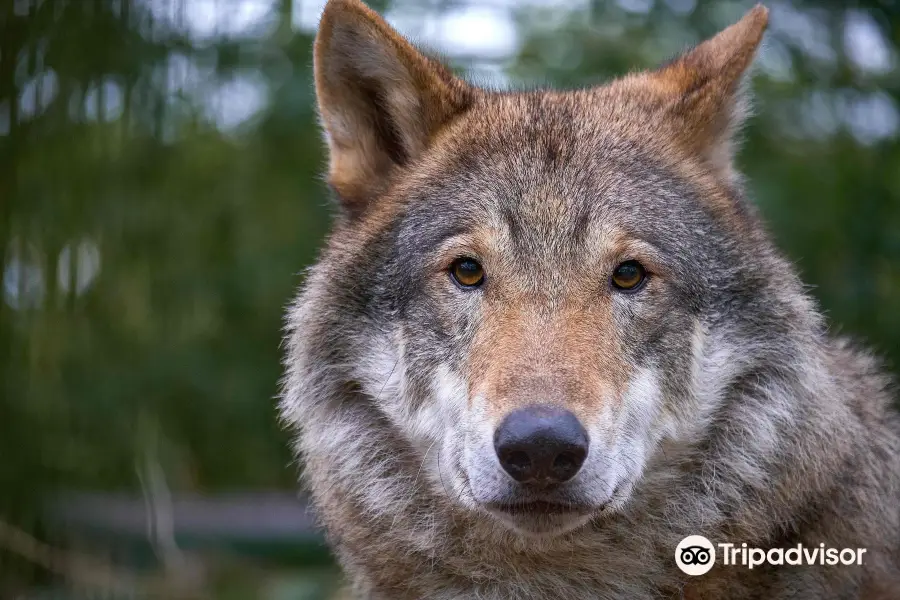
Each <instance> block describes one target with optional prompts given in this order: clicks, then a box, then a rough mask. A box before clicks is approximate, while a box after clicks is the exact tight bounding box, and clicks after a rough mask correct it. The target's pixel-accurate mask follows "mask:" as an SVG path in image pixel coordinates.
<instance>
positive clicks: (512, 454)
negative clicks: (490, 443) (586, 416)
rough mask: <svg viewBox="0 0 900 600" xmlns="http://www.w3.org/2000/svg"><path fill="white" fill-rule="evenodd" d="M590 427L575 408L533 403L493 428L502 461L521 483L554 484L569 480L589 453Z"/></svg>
mask: <svg viewBox="0 0 900 600" xmlns="http://www.w3.org/2000/svg"><path fill="white" fill-rule="evenodd" d="M588 445H589V439H588V434H587V431H585V429H584V427H583V426H582V425H581V422H580V421H579V420H578V417H576V416H575V415H574V414H572V412H570V411H568V410H566V409H564V408H561V407H557V406H548V405H532V406H526V407H524V408H519V409H516V410H514V411H513V412H511V413H510V414H508V415H507V416H506V417H505V418H504V419H503V421H501V423H500V425H499V426H498V427H497V429H496V431H495V432H494V450H495V451H496V452H497V458H498V459H499V460H500V465H501V466H502V467H503V470H504V471H506V472H507V473H508V474H509V475H510V477H512V478H513V479H515V480H516V481H518V482H519V483H527V484H536V485H552V484H558V483H564V482H566V481H569V480H570V479H572V478H573V477H575V475H576V474H577V473H578V471H579V470H580V469H581V465H582V464H584V459H585V458H586V457H587V454H588Z"/></svg>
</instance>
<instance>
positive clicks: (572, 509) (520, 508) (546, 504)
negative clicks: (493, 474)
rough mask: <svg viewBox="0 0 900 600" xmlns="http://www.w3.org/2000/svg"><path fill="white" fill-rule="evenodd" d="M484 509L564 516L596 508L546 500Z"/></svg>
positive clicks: (502, 504) (489, 506) (492, 504)
mask: <svg viewBox="0 0 900 600" xmlns="http://www.w3.org/2000/svg"><path fill="white" fill-rule="evenodd" d="M485 508H487V509H489V510H499V511H502V512H505V513H508V514H513V515H516V514H565V513H570V514H571V513H581V514H584V513H588V512H593V511H595V510H597V507H593V506H588V505H586V504H574V503H569V502H551V501H547V500H533V501H522V502H488V503H487V504H485Z"/></svg>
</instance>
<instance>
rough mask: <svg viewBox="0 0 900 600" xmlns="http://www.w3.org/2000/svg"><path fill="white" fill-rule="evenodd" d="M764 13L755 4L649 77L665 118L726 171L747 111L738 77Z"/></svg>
mask: <svg viewBox="0 0 900 600" xmlns="http://www.w3.org/2000/svg"><path fill="white" fill-rule="evenodd" d="M768 20H769V11H768V10H767V9H766V8H765V7H764V6H762V5H757V6H756V7H755V8H753V9H752V10H750V12H748V13H747V14H746V15H744V17H743V18H742V19H741V20H740V21H738V22H737V23H735V24H734V25H732V26H731V27H728V28H727V29H725V30H723V31H722V32H720V33H719V34H718V35H716V36H715V37H713V38H711V39H709V40H707V41H705V42H703V43H702V44H700V45H699V46H697V47H695V48H693V49H692V50H690V51H688V52H686V53H685V54H683V55H682V56H680V57H679V58H677V59H675V60H674V61H672V62H670V63H668V64H667V65H665V66H663V67H661V68H660V69H657V70H656V71H653V72H651V73H650V74H649V77H650V82H651V85H653V87H654V88H655V90H654V91H655V92H656V93H658V94H661V95H662V96H663V97H664V101H663V104H664V106H666V107H667V110H668V112H669V117H670V118H673V119H674V120H675V122H676V123H677V124H678V126H679V130H680V135H681V136H682V138H683V141H684V142H686V143H687V144H688V145H689V146H690V147H691V148H692V149H693V150H695V151H697V152H700V153H701V154H702V155H704V156H706V157H707V158H708V159H709V160H710V161H711V163H712V164H713V165H714V166H715V167H719V168H722V169H724V170H725V171H726V172H730V171H731V160H732V153H733V152H732V138H733V136H734V133H735V131H736V130H737V129H738V128H739V127H740V126H741V125H742V123H743V121H744V119H745V117H746V115H747V112H748V108H749V101H748V100H749V99H748V98H747V97H746V94H745V93H744V92H743V90H742V89H741V88H742V85H741V84H742V81H743V75H744V73H745V71H746V70H747V68H748V67H749V66H750V64H751V63H752V62H753V58H754V56H755V55H756V50H757V48H758V47H759V44H760V42H761V41H762V37H763V33H764V32H765V30H766V25H767V24H768Z"/></svg>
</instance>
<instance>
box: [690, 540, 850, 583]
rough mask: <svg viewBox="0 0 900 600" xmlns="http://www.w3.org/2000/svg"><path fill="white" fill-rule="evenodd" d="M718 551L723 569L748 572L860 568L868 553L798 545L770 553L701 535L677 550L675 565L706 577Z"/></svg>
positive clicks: (773, 549)
mask: <svg viewBox="0 0 900 600" xmlns="http://www.w3.org/2000/svg"><path fill="white" fill-rule="evenodd" d="M717 548H718V552H719V559H720V563H721V564H722V565H723V566H726V567H735V566H737V567H746V568H747V569H753V568H754V567H759V566H762V565H773V566H782V565H820V566H835V565H839V564H840V565H861V564H863V555H864V554H865V553H866V549H865V548H840V549H839V548H828V547H826V546H825V544H819V545H818V546H813V547H807V546H804V545H803V544H797V545H796V546H792V547H790V548H769V549H767V550H764V549H762V548H752V547H749V546H747V544H741V545H739V546H738V545H737V544H732V543H720V544H716V545H713V543H712V542H710V541H709V540H708V539H706V538H705V537H703V536H702V535H689V536H688V537H686V538H684V539H683V540H681V542H680V543H679V544H678V546H677V547H676V548H675V564H676V565H678V568H679V569H681V570H682V571H683V572H684V573H687V574H688V575H703V574H704V573H708V572H709V570H710V569H712V568H713V565H715V563H716V553H717V550H716V549H717Z"/></svg>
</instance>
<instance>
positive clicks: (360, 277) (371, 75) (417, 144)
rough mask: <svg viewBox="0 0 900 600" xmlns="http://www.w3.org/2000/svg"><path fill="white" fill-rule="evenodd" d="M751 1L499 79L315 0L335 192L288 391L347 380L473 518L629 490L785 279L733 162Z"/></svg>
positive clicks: (680, 427)
mask: <svg viewBox="0 0 900 600" xmlns="http://www.w3.org/2000/svg"><path fill="white" fill-rule="evenodd" d="M766 20H767V13H766V10H765V9H764V8H762V7H757V8H756V9H754V10H753V11H751V12H750V13H748V15H747V16H746V17H744V19H743V20H741V21H740V22H739V23H738V24H736V25H734V26H732V27H730V28H728V29H726V30H725V31H723V32H722V33H720V34H719V35H718V36H716V37H715V38H713V39H711V40H709V41H707V42H705V43H704V44H701V45H700V46H698V47H697V48H695V49H693V50H692V51H690V52H688V53H687V54H685V55H684V56H682V57H680V58H678V59H676V60H674V61H673V62H671V63H669V64H668V65H666V66H664V67H662V68H660V69H658V70H655V71H650V72H645V73H637V74H632V75H630V76H628V77H625V78H623V79H620V80H617V81H614V82H612V83H609V84H606V85H603V86H599V87H596V88H593V89H586V90H578V91H571V92H551V91H532V92H524V93H492V92H488V91H484V90H480V89H477V88H474V87H471V86H469V85H468V84H466V83H464V82H462V81H461V80H459V79H457V78H456V77H454V76H453V75H451V74H450V73H449V72H448V71H447V70H446V69H444V68H443V67H442V66H440V65H439V64H437V63H435V62H433V61H431V60H430V59H427V58H425V57H424V56H422V55H421V54H419V53H418V51H416V50H415V49H414V48H413V47H412V46H410V45H409V44H408V43H407V42H406V41H405V40H403V39H402V38H400V37H399V36H398V35H397V34H396V33H395V32H394V31H393V30H391V29H390V27H389V26H388V25H387V24H386V23H385V22H384V21H383V20H382V19H381V18H380V17H378V16H377V15H376V14H375V13H373V12H371V11H370V10H369V9H367V8H366V7H364V6H363V5H362V4H360V3H358V2H356V1H352V0H332V2H330V3H329V4H328V6H327V8H326V10H325V13H324V15H323V18H322V23H321V28H320V33H319V36H318V38H317V41H316V49H315V72H316V88H317V93H318V98H319V106H320V112H321V117H322V122H323V125H324V129H325V132H326V139H327V142H328V145H329V149H330V167H329V181H330V183H331V185H332V187H333V189H334V191H335V195H336V196H337V198H338V200H339V204H340V206H341V208H342V214H341V217H340V221H339V223H338V224H337V226H336V231H335V234H334V235H333V237H332V239H331V242H330V245H329V250H328V251H326V255H325V256H324V257H323V260H322V261H321V263H320V265H319V266H318V267H317V268H316V269H315V270H314V272H313V275H312V276H311V277H310V283H309V284H308V287H307V290H306V292H305V295H304V296H301V300H300V302H299V303H298V309H297V313H296V314H295V316H294V318H295V319H296V321H298V322H302V323H303V325H304V326H305V327H307V328H308V329H309V332H308V335H309V336H310V337H311V339H317V338H316V337H315V332H316V331H319V332H320V333H321V334H322V336H323V338H324V339H322V340H319V341H318V342H317V343H319V344H321V346H319V347H317V348H315V349H313V350H315V352H313V350H309V349H308V351H307V352H306V353H305V354H304V353H295V354H304V356H303V357H300V358H296V357H295V360H297V361H301V362H302V361H304V360H305V361H307V362H305V363H303V364H300V365H298V364H289V369H290V370H291V374H289V378H290V377H294V378H295V379H296V381H294V382H293V383H291V382H289V385H291V386H292V389H294V390H295V391H296V390H306V391H305V392H300V391H297V392H296V393H297V394H300V393H308V394H312V395H318V396H323V397H325V398H327V397H328V396H329V394H330V393H328V392H325V391H324V390H325V388H326V387H328V386H331V387H332V388H333V387H334V386H339V387H340V389H341V390H343V391H344V392H346V390H347V389H348V386H349V387H352V388H353V389H354V390H355V392H354V393H355V396H354V397H355V398H356V400H355V402H359V403H360V404H364V405H365V406H367V407H368V409H369V410H368V412H366V413H365V414H366V415H367V416H364V417H361V419H362V420H363V421H365V420H366V419H373V420H375V421H379V422H380V421H385V422H386V423H387V424H388V427H389V428H390V430H391V431H392V432H393V433H392V435H396V436H397V437H398V438H399V439H401V440H402V444H403V445H404V446H405V448H404V452H407V453H408V454H409V457H410V458H409V460H411V461H412V462H418V463H419V465H420V466H419V469H418V472H417V474H416V480H417V481H418V480H419V479H420V478H422V479H425V480H427V481H429V482H430V486H431V489H432V491H433V492H434V493H435V494H437V495H439V496H440V497H442V498H444V499H445V500H446V501H448V502H451V503H453V504H455V505H457V506H458V507H460V508H461V509H462V510H464V511H467V512H468V513H469V514H470V515H472V516H474V518H481V519H485V520H488V521H491V522H496V523H499V524H502V525H504V526H506V527H508V528H511V529H512V530H514V531H516V532H518V533H520V534H525V535H530V536H543V537H547V536H555V535H559V534H562V533H565V532H567V531H571V530H573V529H575V528H577V527H579V526H582V525H584V524H585V523H587V522H588V521H590V520H591V519H594V518H598V517H603V516H604V515H609V514H615V513H616V512H617V511H619V510H621V509H622V508H623V507H624V506H626V505H627V503H628V500H629V498H630V496H631V494H632V492H633V490H634V488H635V486H636V485H637V484H638V482H639V481H640V480H641V477H642V475H643V474H644V471H645V469H646V468H647V466H648V464H649V463H650V462H652V460H653V459H654V457H655V456H656V455H657V454H658V453H659V452H661V451H663V450H664V447H665V445H666V444H678V443H682V442H684V441H685V440H690V439H692V438H693V437H695V436H698V435H700V434H701V433H702V431H703V430H704V428H705V427H706V426H707V425H708V421H709V417H710V414H711V413H712V411H713V410H714V409H715V408H716V407H717V405H718V403H719V402H720V401H721V398H722V392H723V390H724V389H725V388H726V387H727V386H728V385H731V384H732V383H733V382H734V379H735V377H736V376H737V373H738V369H737V368H736V365H737V362H738V361H737V359H736V358H735V357H734V356H733V354H734V353H733V352H732V349H733V348H735V347H737V346H738V345H739V346H741V348H742V352H741V356H742V359H741V360H743V361H745V362H746V361H747V360H752V357H753V356H754V353H753V348H764V347H766V345H767V344H768V340H767V339H766V338H765V336H764V335H763V334H761V333H760V332H762V331H765V328H764V327H763V326H762V325H763V324H765V323H766V322H767V320H771V321H772V322H773V323H782V322H783V316H784V314H785V313H787V312H793V310H792V307H791V303H794V304H796V302H797V301H796V300H789V299H784V300H783V301H782V298H786V296H787V294H786V293H783V292H780V291H779V290H780V289H790V290H793V289H795V288H796V287H797V285H798V284H797V282H796V278H795V277H794V275H793V274H792V272H791V270H790V269H789V268H788V267H787V266H784V265H782V264H781V263H780V262H779V259H777V258H775V257H773V256H770V255H766V254H763V255H759V254H758V253H757V252H756V251H755V250H756V249H757V248H759V247H760V244H759V240H760V238H761V236H763V235H764V234H763V232H762V229H761V228H760V226H759V223H758V221H757V219H756V216H755V214H754V213H753V211H752V209H751V208H750V207H749V206H748V205H746V204H745V203H744V201H743V200H742V198H741V197H740V191H739V187H738V178H737V176H736V174H735V172H734V171H733V168H732V165H731V140H732V133H733V130H734V129H735V128H736V127H737V126H738V125H739V123H740V120H741V118H742V115H743V112H744V106H743V102H742V98H741V95H740V93H739V85H740V81H741V77H742V74H743V73H744V71H745V69H746V68H747V67H748V66H749V64H750V63H751V61H752V58H753V55H754V53H755V50H756V48H757V45H758V44H759V42H760V39H761V37H762V34H763V31H764V29H765V25H766ZM761 298H765V302H762V301H761V300H760V299H761ZM313 311H321V314H320V315H316V316H314V315H313V314H312V312H313ZM796 312H797V314H803V311H796ZM745 314H746V315H750V316H748V317H747V318H746V319H744V318H743V317H742V315H745ZM724 315H728V319H725V318H724ZM726 323H727V325H726ZM297 343H303V342H297ZM326 346H327V351H326V350H325V349H324V348H325V347H326ZM316 352H318V353H320V354H321V353H326V354H327V356H324V355H323V356H322V358H321V359H313V358H311V355H312V354H315V353H316ZM748 357H751V358H748ZM314 360H319V363H323V362H327V363H328V364H329V366H328V367H327V369H324V370H323V369H322V368H321V367H320V368H319V371H318V372H314V368H315V364H314V362H313V361H314ZM323 372H327V375H324V374H323ZM314 382H317V383H314ZM331 395H335V394H331ZM341 402H343V400H341ZM294 409H295V407H293V406H289V405H288V406H287V407H286V411H285V412H286V413H287V414H288V417H289V418H291V419H292V420H295V421H299V420H302V418H303V417H302V416H295V415H293V412H292V411H293V410H294ZM300 426H301V427H302V423H301V424H300ZM365 429H366V428H365V426H364V424H360V427H359V435H362V436H364V435H366V434H365ZM383 451H384V449H383V448H377V447H375V448H372V452H373V455H377V454H378V453H379V452H383ZM372 464H373V465H384V464H385V463H383V462H377V461H375V462H373V463H372ZM372 468H373V469H377V468H378V467H377V466H373V467H372Z"/></svg>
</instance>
